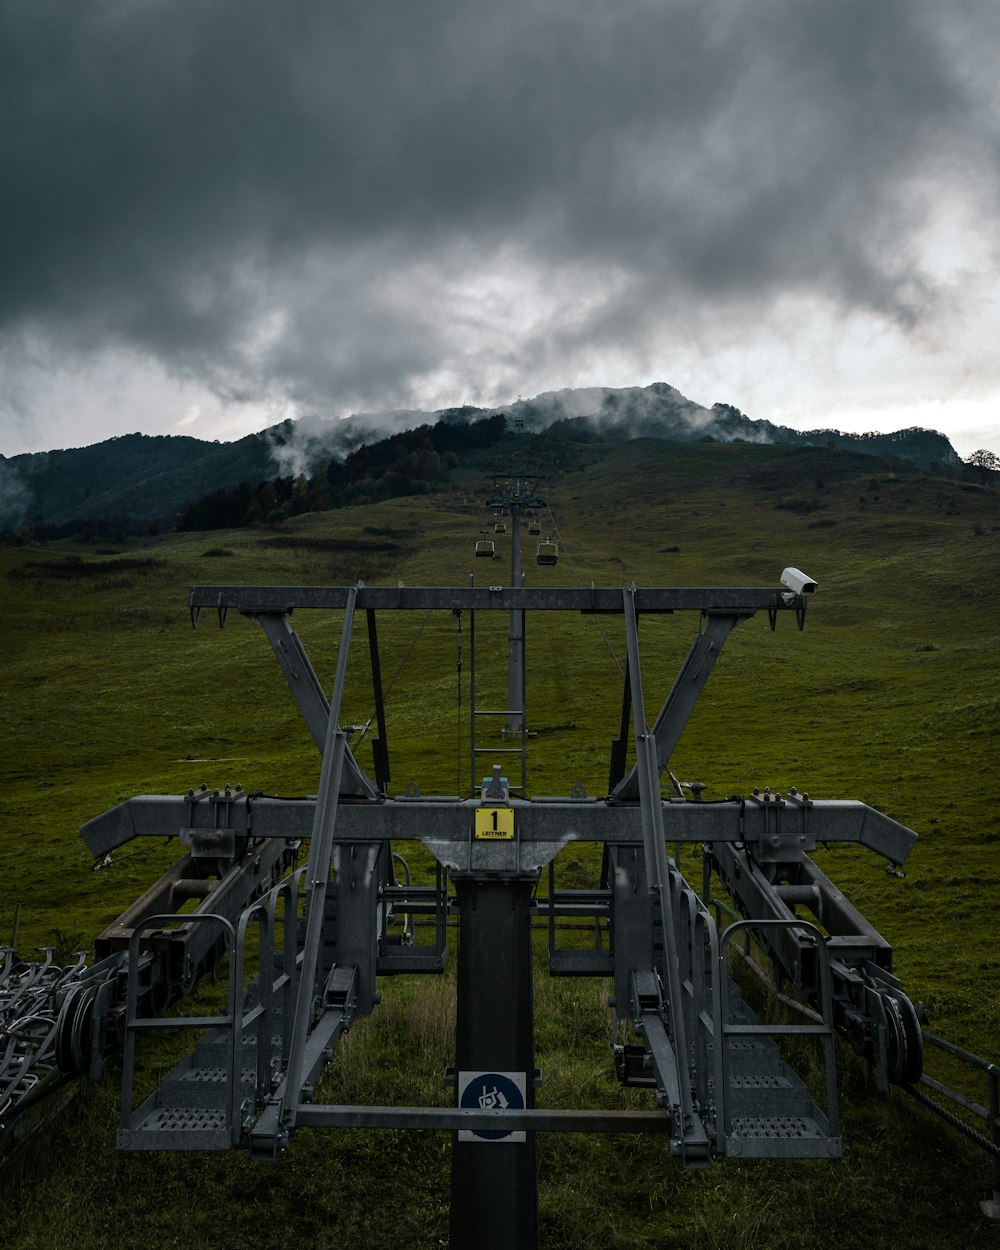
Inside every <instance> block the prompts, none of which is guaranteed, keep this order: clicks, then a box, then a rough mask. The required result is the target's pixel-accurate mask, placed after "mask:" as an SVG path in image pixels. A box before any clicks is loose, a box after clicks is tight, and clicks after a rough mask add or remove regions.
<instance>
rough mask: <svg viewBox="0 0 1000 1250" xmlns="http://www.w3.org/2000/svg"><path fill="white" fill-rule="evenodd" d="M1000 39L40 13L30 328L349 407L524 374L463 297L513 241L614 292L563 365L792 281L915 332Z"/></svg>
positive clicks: (730, 27) (6, 147) (571, 10)
mask: <svg viewBox="0 0 1000 1250" xmlns="http://www.w3.org/2000/svg"><path fill="white" fill-rule="evenodd" d="M997 24H998V19H997V16H996V9H995V6H994V5H993V4H992V3H991V2H990V3H987V2H986V0H983V2H982V3H974V2H970V0H967V2H965V3H963V2H962V0H958V2H956V3H952V4H949V5H948V6H942V5H939V4H937V3H932V2H931V0H924V2H920V0H880V3H878V4H872V3H871V0H839V2H838V3H827V4H823V3H818V4H801V3H798V2H797V0H758V2H757V3H754V4H746V3H738V2H736V0H732V2H730V3H717V4H713V3H704V4H692V3H679V2H674V3H669V2H667V0H658V2H656V3H653V2H652V0H649V2H643V0H624V2H623V3H618V4H607V3H606V0H574V2H573V3H569V2H568V0H507V2H506V3H504V4H496V3H495V2H491V3H488V4H487V3H478V2H475V0H472V2H470V0H462V2H461V3H458V2H457V0H452V2H448V3H444V2H442V3H430V2H423V0H370V2H368V3H341V2H338V3H331V2H330V0H280V2H279V0H257V2H254V0H214V2H213V3H202V2H198V3H195V2H194V0H161V2H159V3H157V2H156V0H145V2H143V3H139V2H138V0H90V2H89V3H69V2H58V3H57V2H55V0H21V2H16V0H14V2H11V3H8V4H6V5H4V6H3V7H2V9H0V109H2V116H3V118H4V124H3V126H2V127H0V169H2V176H3V179H2V182H3V191H2V195H0V275H2V281H0V335H3V334H14V333H16V332H18V331H24V330H25V329H27V330H29V331H31V332H34V333H36V334H39V335H41V336H43V337H45V338H46V339H47V340H49V341H53V342H57V343H61V344H64V345H66V346H68V347H78V348H81V349H84V350H86V349H88V348H92V347H104V346H107V345H114V344H124V345H127V346H130V347H133V348H137V349H138V350H139V351H141V352H146V353H149V354H151V355H153V356H154V357H156V358H157V359H158V360H160V361H161V362H163V363H164V364H165V365H166V366H167V367H168V368H170V369H172V370H174V371H175V372H177V373H179V374H182V375H183V374H185V373H186V374H190V375H191V376H193V377H196V378H198V379H200V380H202V381H206V382H208V383H209V384H210V385H213V386H215V387H216V388H217V389H219V390H220V391H221V392H223V393H230V394H233V395H236V396H237V397H242V396H252V395H260V394H266V393H268V392H274V393H282V394H288V395H291V396H293V397H296V398H299V399H302V400H304V401H306V402H311V403H317V404H322V403H328V404H332V405H334V406H337V405H338V404H339V402H340V400H341V397H347V398H349V399H350V400H352V401H355V402H362V403H363V402H366V401H367V402H368V403H370V404H379V403H382V402H385V401H392V400H401V399H402V400H405V399H406V397H407V394H408V389H409V388H410V386H411V384H412V382H413V380H414V379H417V378H419V377H420V376H421V375H425V374H427V373H429V372H432V371H433V370H434V369H435V368H445V367H460V366H461V365H462V363H463V361H470V360H471V361H472V362H473V363H475V364H476V365H481V364H482V361H483V353H484V352H485V353H486V354H487V355H489V353H493V355H494V356H495V357H496V359H497V360H498V361H499V365H498V368H499V369H500V371H501V372H503V370H504V369H506V370H507V371H508V373H509V375H510V376H511V377H516V376H517V373H516V361H515V360H514V359H508V358H507V357H505V352H507V353H508V355H510V356H515V355H516V354H517V352H514V351H511V348H510V344H505V343H504V342H502V341H500V340H499V338H498V340H497V341H496V342H493V343H491V342H490V339H489V333H488V330H486V331H484V330H483V329H482V327H479V328H478V330H476V331H475V334H478V336H479V338H478V340H477V341H478V344H479V345H478V347H477V348H476V349H475V351H474V352H472V355H471V357H470V354H469V353H470V348H469V345H468V340H469V337H470V336H472V337H475V334H474V332H473V330H472V329H470V327H469V326H468V325H467V324H466V323H465V322H463V320H462V318H461V317H460V316H457V315H456V313H455V310H454V309H453V307H452V306H451V303H450V294H449V293H450V292H453V291H454V289H455V286H456V285H458V286H462V285H463V284H464V285H465V286H468V284H470V283H473V284H474V283H475V281H476V275H477V274H478V273H479V272H481V271H482V270H486V269H491V270H497V269H502V268H503V266H504V265H505V264H506V263H507V259H508V258H509V257H510V256H514V257H515V259H516V261H517V263H519V264H520V265H521V266H522V267H527V268H528V269H530V270H532V271H534V272H535V273H536V274H537V275H538V280H539V282H540V283H541V284H542V286H543V287H544V285H545V282H546V279H547V277H548V276H551V277H552V278H553V281H555V278H556V276H557V275H559V274H565V273H575V274H577V277H578V281H577V286H576V287H574V288H573V289H574V290H577V289H579V285H580V283H581V282H582V283H583V284H584V285H586V279H585V278H584V277H580V275H581V274H586V273H589V274H591V275H592V282H593V284H594V285H597V286H599V284H600V283H601V282H603V281H604V280H605V278H606V276H607V275H614V276H615V281H614V283H610V282H609V284H608V289H607V293H606V294H605V295H601V294H600V293H598V295H597V296H596V297H595V296H593V294H592V296H591V298H590V299H589V300H588V302H587V306H586V309H585V310H574V308H573V307H572V306H571V305H572V300H573V297H572V296H569V295H567V297H566V300H565V301H564V302H563V303H562V304H560V302H559V300H558V299H557V300H556V301H555V305H554V307H553V308H550V309H549V312H548V314H547V316H548V320H547V321H543V324H542V325H541V326H540V327H539V331H538V334H537V335H536V336H534V338H533V341H532V342H531V344H530V345H529V344H527V343H525V344H519V345H518V350H520V349H521V348H523V349H524V350H531V351H533V352H535V353H545V352H548V353H552V352H556V351H561V350H564V349H566V350H570V349H574V350H580V349H582V348H583V347H584V346H585V345H586V344H587V343H588V342H589V341H594V342H598V341H600V342H605V343H606V342H608V341H622V342H624V341H627V340H628V339H630V338H632V337H641V335H642V334H643V332H644V329H645V328H648V325H649V323H650V321H651V319H662V318H668V319H669V318H670V317H672V316H677V315H678V310H680V309H683V308H684V307H685V306H690V305H697V306H699V307H701V308H704V307H711V306H714V305H715V304H716V303H721V304H732V303H737V304H738V303H740V302H741V301H744V300H753V301H754V302H755V303H756V304H757V305H758V306H763V305H766V304H767V302H768V301H769V300H771V299H773V298H775V297H777V296H778V295H780V294H783V293H787V292H789V291H791V292H800V293H805V294H812V295H816V296H819V297H821V298H823V299H824V300H827V301H831V302H832V303H833V304H834V305H837V304H842V305H844V306H845V307H846V306H854V307H856V306H861V307H866V308H870V309H872V310H875V311H876V312H877V313H879V314H881V315H883V316H885V317H887V318H889V319H892V320H894V321H895V322H897V323H899V324H902V325H911V324H917V323H919V322H920V320H921V318H922V317H924V316H926V315H928V311H929V310H930V309H932V308H933V306H934V301H935V296H936V292H935V284H934V280H933V277H932V275H931V274H930V273H929V272H928V271H927V270H926V268H925V266H924V265H923V263H922V261H921V257H920V247H919V237H918V236H919V231H920V230H921V228H922V226H923V224H924V222H925V220H926V217H927V214H928V212H929V211H930V210H931V209H932V208H933V207H934V205H935V204H936V203H937V202H938V201H939V199H940V197H941V196H942V195H945V194H952V193H954V194H960V193H961V194H965V193H967V192H970V191H971V190H973V189H978V188H979V187H980V186H984V187H986V188H991V187H992V188H995V175H996V147H995V136H994V135H993V134H992V133H991V131H990V125H991V123H992V121H993V120H994V119H993V118H992V117H991V115H990V113H989V110H988V109H987V108H986V105H985V97H986V94H987V93H988V92H989V91H991V90H992V79H991V77H990V74H989V66H990V64H991V62H992V59H993V54H995V52H996V50H997V46H998V39H997V35H998V30H997ZM990 228H991V229H992V228H993V227H992V226H991V227H990ZM421 274H422V275H423V280H424V281H425V282H426V298H421V286H420V281H419V280H418V279H419V277H420V275H421ZM429 275H436V277H435V276H429Z"/></svg>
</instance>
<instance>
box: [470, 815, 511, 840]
mask: <svg viewBox="0 0 1000 1250" xmlns="http://www.w3.org/2000/svg"><path fill="white" fill-rule="evenodd" d="M513 836H514V809H513V808H512V807H477V808H476V837H477V838H506V839H508V840H509V839H511V838H513Z"/></svg>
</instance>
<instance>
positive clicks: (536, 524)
mask: <svg viewBox="0 0 1000 1250" xmlns="http://www.w3.org/2000/svg"><path fill="white" fill-rule="evenodd" d="M541 532H542V523H541V521H539V519H538V517H536V516H529V517H528V533H529V534H540V533H541Z"/></svg>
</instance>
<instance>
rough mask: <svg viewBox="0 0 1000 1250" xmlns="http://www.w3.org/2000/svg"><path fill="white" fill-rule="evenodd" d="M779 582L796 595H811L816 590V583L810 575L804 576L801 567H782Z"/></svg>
mask: <svg viewBox="0 0 1000 1250" xmlns="http://www.w3.org/2000/svg"><path fill="white" fill-rule="evenodd" d="M781 584H782V586H787V587H788V589H789V590H790V591H791V592H792V593H793V594H796V595H812V594H815V592H816V583H815V582H814V581H813V579H812V578H811V577H806V575H805V573H803V572H802V570H801V569H783V570H782V573H781Z"/></svg>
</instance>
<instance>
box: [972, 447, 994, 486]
mask: <svg viewBox="0 0 1000 1250" xmlns="http://www.w3.org/2000/svg"><path fill="white" fill-rule="evenodd" d="M965 463H966V464H967V465H968V466H969V467H970V468H971V469H972V470H974V473H975V476H976V478H977V479H978V481H979V484H980V485H981V486H988V485H989V484H990V483H991V481H992V479H993V474H1000V456H998V455H997V453H996V452H995V451H989V450H988V449H987V448H986V447H980V448H979V450H978V451H974V452H973V453H972V455H971V456H968V457H967V458H966V461H965Z"/></svg>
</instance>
